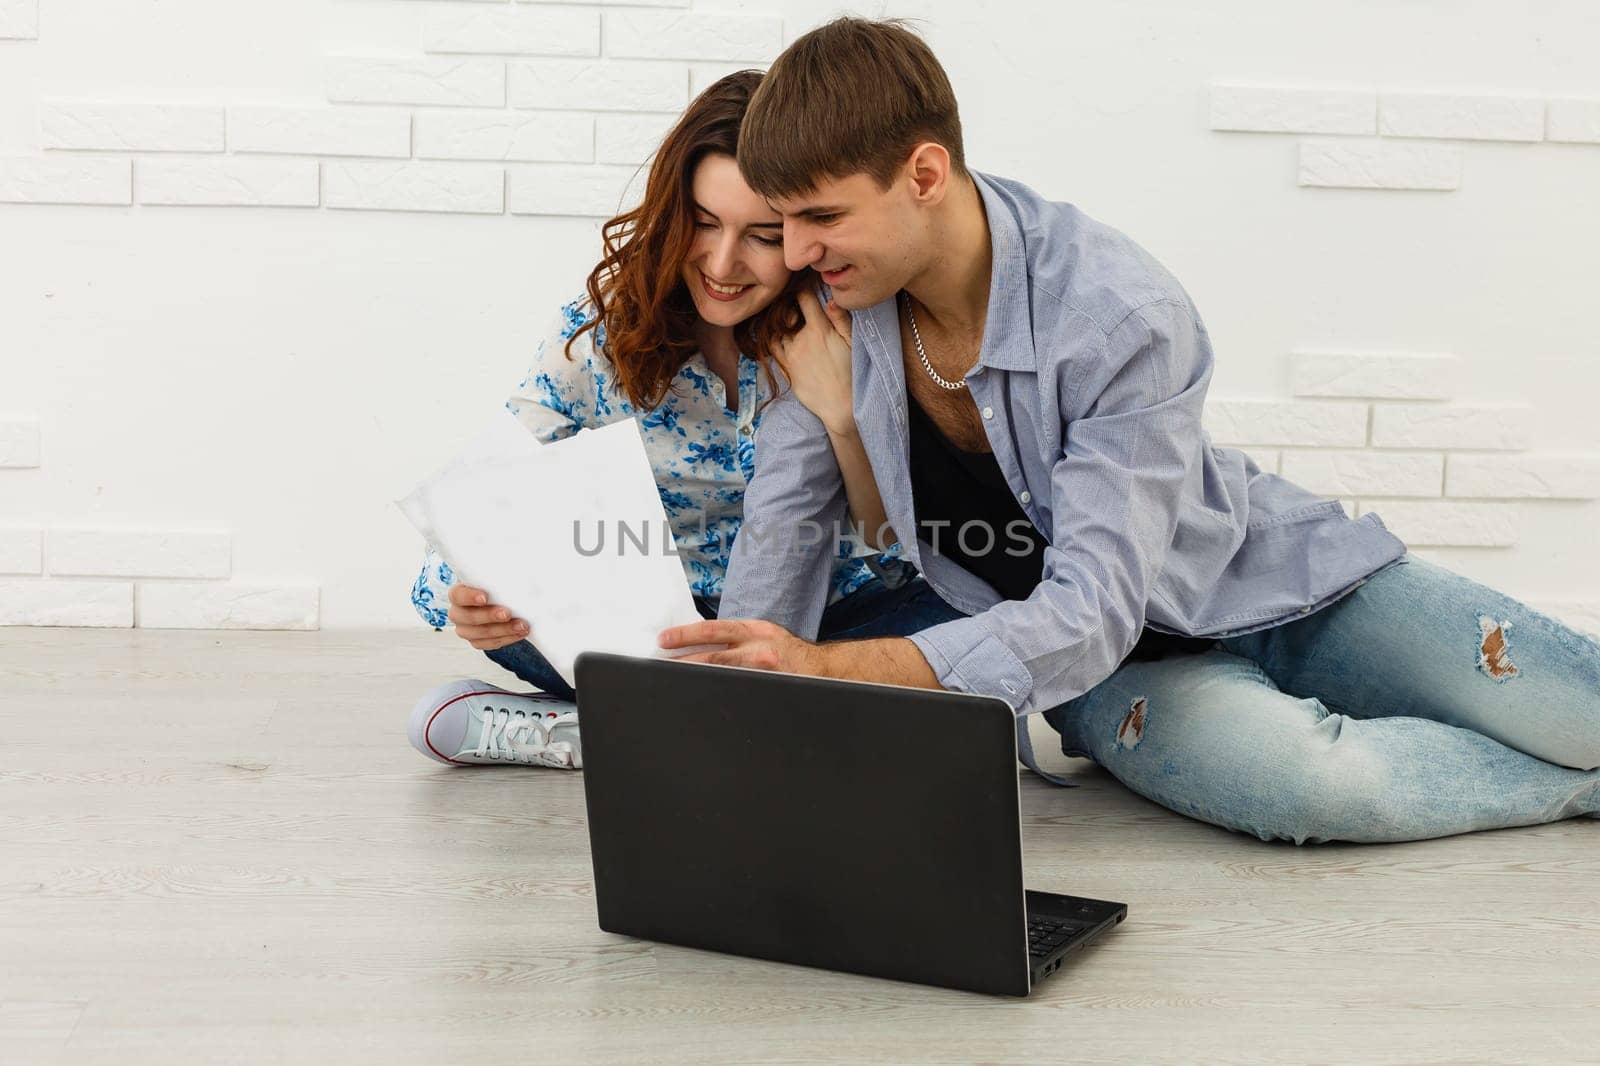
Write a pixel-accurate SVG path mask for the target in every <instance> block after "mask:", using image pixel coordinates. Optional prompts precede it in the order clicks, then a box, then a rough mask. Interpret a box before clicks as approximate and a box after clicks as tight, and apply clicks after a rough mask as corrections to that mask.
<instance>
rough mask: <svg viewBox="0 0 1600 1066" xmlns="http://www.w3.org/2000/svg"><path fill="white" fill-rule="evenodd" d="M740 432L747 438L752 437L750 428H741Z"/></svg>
mask: <svg viewBox="0 0 1600 1066" xmlns="http://www.w3.org/2000/svg"><path fill="white" fill-rule="evenodd" d="M739 432H740V433H743V434H744V435H745V436H746V437H748V436H749V435H750V427H749V426H740V427H739Z"/></svg>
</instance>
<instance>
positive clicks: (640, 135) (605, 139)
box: [594, 115, 678, 165]
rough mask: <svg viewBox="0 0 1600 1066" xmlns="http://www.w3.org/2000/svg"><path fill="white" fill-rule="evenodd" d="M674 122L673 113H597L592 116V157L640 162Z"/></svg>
mask: <svg viewBox="0 0 1600 1066" xmlns="http://www.w3.org/2000/svg"><path fill="white" fill-rule="evenodd" d="M677 121H678V116H677V115H601V116H600V117H599V118H597V119H595V138H594V147H595V159H596V160H597V161H598V162H601V163H619V164H627V165H636V164H639V163H643V162H644V161H645V160H647V159H649V158H650V157H651V156H652V155H653V154H654V153H655V150H656V148H657V147H658V146H659V145H660V144H661V142H662V140H663V139H664V138H665V137H666V135H667V133H668V131H670V130H671V129H672V127H673V126H674V125H675V124H676V123H677Z"/></svg>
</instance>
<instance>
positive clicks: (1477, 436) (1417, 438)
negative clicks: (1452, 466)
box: [1372, 404, 1532, 449]
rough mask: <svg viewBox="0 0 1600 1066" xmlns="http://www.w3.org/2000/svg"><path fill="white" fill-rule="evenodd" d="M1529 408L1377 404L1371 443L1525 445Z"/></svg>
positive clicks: (1387, 445) (1384, 445) (1467, 446)
mask: <svg viewBox="0 0 1600 1066" xmlns="http://www.w3.org/2000/svg"><path fill="white" fill-rule="evenodd" d="M1531 415H1532V412H1531V411H1530V410H1529V409H1528V408H1527V407H1524V406H1514V405H1511V404H1501V405H1487V404H1485V405H1481V406H1475V405H1468V404H1461V405H1455V404H1452V405H1449V406H1443V405H1437V404H1436V405H1431V406H1420V405H1414V404H1377V405H1375V406H1374V407H1373V409H1372V443H1373V446H1374V447H1378V448H1462V449H1497V448H1502V449H1503V448H1526V447H1527V446H1528V442H1529V431H1530V423H1531Z"/></svg>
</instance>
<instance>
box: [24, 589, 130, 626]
mask: <svg viewBox="0 0 1600 1066" xmlns="http://www.w3.org/2000/svg"><path fill="white" fill-rule="evenodd" d="M132 625H133V583H132V582H131V581H64V580H63V581H52V580H48V579H47V580H42V581H41V580H38V579H26V580H18V581H6V580H0V626H98V627H110V628H114V629H128V628H130V627H132Z"/></svg>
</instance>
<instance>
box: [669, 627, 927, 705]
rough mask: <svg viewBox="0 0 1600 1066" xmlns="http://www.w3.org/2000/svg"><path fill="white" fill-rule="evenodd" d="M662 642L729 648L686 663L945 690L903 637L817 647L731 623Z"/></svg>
mask: <svg viewBox="0 0 1600 1066" xmlns="http://www.w3.org/2000/svg"><path fill="white" fill-rule="evenodd" d="M658 643H660V645H661V646H662V647H663V648H667V649H672V648H692V647H694V646H695V645H696V644H726V645H727V647H726V648H724V649H723V650H721V651H701V652H695V653H694V654H692V655H684V656H680V661H682V662H690V663H712V664H715V665H717V666H745V667H749V668H751V669H754V670H777V671H779V672H781V673H785V674H806V675H808V676H811V677H833V678H840V679H843V680H846V681H876V682H878V683H880V684H884V685H907V686H910V687H912V688H935V689H936V688H940V687H942V686H941V685H940V684H939V678H938V675H936V674H935V673H934V672H933V668H932V667H931V666H929V665H928V660H926V659H924V658H923V657H922V652H920V651H918V650H917V646H916V645H915V644H913V643H911V641H909V640H907V639H906V638H904V637H880V638H877V639H875V640H841V641H835V642H831V643H828V644H813V643H812V642H811V641H809V640H801V639H800V638H799V637H797V636H795V635H794V634H793V633H790V632H789V631H788V630H787V629H784V628H783V627H782V626H780V625H774V624H773V623H771V622H761V621H756V620H753V619H741V618H733V619H726V620H724V619H718V620H717V621H715V622H694V623H692V624H690V625H686V626H674V627H673V628H671V629H668V630H664V631H663V632H662V634H661V636H660V638H659V640H658Z"/></svg>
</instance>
